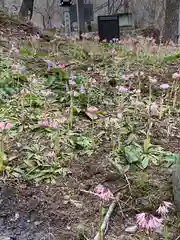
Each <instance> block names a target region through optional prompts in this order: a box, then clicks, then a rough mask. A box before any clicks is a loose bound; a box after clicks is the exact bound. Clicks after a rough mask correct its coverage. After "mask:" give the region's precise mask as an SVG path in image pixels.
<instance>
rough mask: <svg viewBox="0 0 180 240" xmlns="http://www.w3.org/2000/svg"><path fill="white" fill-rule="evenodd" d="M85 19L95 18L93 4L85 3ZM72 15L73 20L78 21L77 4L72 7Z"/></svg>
mask: <svg viewBox="0 0 180 240" xmlns="http://www.w3.org/2000/svg"><path fill="white" fill-rule="evenodd" d="M83 11H84V21H85V22H91V21H93V19H94V14H93V4H84V9H83ZM70 17H71V22H77V7H76V5H72V6H71V7H70Z"/></svg>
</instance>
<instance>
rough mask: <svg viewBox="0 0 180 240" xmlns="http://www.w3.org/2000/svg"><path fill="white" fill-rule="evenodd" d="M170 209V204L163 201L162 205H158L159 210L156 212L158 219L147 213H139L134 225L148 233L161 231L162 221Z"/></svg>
mask: <svg viewBox="0 0 180 240" xmlns="http://www.w3.org/2000/svg"><path fill="white" fill-rule="evenodd" d="M171 207H172V203H170V202H166V201H163V202H162V204H160V206H159V208H158V209H157V210H156V212H157V213H158V215H159V218H158V217H155V216H154V215H152V214H149V213H139V214H137V215H136V223H137V225H138V226H139V228H141V229H145V230H148V231H153V230H158V229H161V228H162V226H163V225H162V224H163V220H164V218H165V217H166V216H167V214H168V213H169V209H170V208H171Z"/></svg>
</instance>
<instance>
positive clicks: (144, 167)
mask: <svg viewBox="0 0 180 240" xmlns="http://www.w3.org/2000/svg"><path fill="white" fill-rule="evenodd" d="M141 164H142V168H143V169H146V168H147V167H148V164H149V157H148V156H146V157H145V158H144V159H143V160H142V163H141Z"/></svg>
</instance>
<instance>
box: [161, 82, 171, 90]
mask: <svg viewBox="0 0 180 240" xmlns="http://www.w3.org/2000/svg"><path fill="white" fill-rule="evenodd" d="M159 87H160V89H168V88H169V84H167V83H163V84H161V85H160V86H159Z"/></svg>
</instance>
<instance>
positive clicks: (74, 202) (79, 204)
mask: <svg viewBox="0 0 180 240" xmlns="http://www.w3.org/2000/svg"><path fill="white" fill-rule="evenodd" d="M70 202H71V203H72V204H73V205H74V206H75V207H77V208H82V207H83V205H82V203H81V202H79V201H76V200H73V199H71V200H70Z"/></svg>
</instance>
